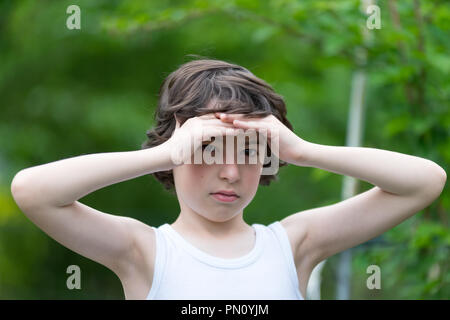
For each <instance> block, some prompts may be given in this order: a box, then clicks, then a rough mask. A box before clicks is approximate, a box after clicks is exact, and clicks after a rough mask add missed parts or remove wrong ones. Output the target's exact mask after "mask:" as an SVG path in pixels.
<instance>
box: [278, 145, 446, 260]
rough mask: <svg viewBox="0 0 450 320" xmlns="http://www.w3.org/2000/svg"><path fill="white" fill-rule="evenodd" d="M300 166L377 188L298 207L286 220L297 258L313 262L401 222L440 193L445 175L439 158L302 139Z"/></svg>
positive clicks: (298, 163) (428, 203) (284, 223)
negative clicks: (326, 203)
mask: <svg viewBox="0 0 450 320" xmlns="http://www.w3.org/2000/svg"><path fill="white" fill-rule="evenodd" d="M298 150H301V154H299V157H298V159H299V160H298V162H297V163H294V164H296V165H299V166H307V167H316V168H320V169H323V170H327V171H331V172H334V173H338V174H342V175H347V176H352V177H355V178H358V179H361V180H364V181H367V182H369V183H371V184H373V185H375V187H374V188H372V189H370V190H368V191H366V192H363V193H361V194H358V195H356V196H353V197H351V198H349V199H346V200H343V201H341V202H339V203H336V204H333V205H329V206H324V207H320V208H314V209H310V210H305V211H302V212H298V213H295V214H293V215H290V216H288V217H286V218H285V219H284V221H283V225H284V226H285V227H286V229H288V234H290V236H291V237H292V238H293V239H294V245H295V246H296V248H297V250H296V252H297V257H296V259H298V260H301V259H303V258H305V257H309V258H307V259H306V260H308V259H309V263H311V266H313V265H314V264H316V263H318V262H320V261H321V260H324V259H326V258H327V257H329V256H331V255H334V254H336V253H338V252H341V251H343V250H345V249H348V248H351V247H354V246H356V245H358V244H361V243H363V242H366V241H368V240H370V239H372V238H374V237H376V236H378V235H380V234H382V233H384V232H385V231H387V230H389V229H391V228H393V227H394V226H396V225H398V224H399V223H401V222H402V221H404V220H405V219H407V218H409V217H411V216H412V215H413V214H415V213H417V212H418V211H420V210H422V209H423V208H425V207H427V206H428V205H430V204H431V203H432V202H433V201H434V200H435V199H436V198H437V197H439V195H440V193H441V192H442V189H443V187H444V185H445V181H446V178H447V176H446V173H445V171H444V170H443V169H442V168H441V167H440V166H439V165H437V164H436V163H434V162H432V161H430V160H427V159H424V158H420V157H416V156H410V155H406V154H402V153H398V152H392V151H387V150H381V149H374V148H362V147H344V146H326V145H320V144H314V143H310V142H307V143H305V142H302V145H299V146H298ZM302 230H303V231H302Z"/></svg>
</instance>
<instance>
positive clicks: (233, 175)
mask: <svg viewBox="0 0 450 320" xmlns="http://www.w3.org/2000/svg"><path fill="white" fill-rule="evenodd" d="M230 138H231V139H230ZM244 141H245V144H244ZM258 146H259V145H258V144H257V141H250V139H242V140H240V142H239V141H238V139H237V137H227V138H225V137H223V138H222V141H221V140H220V139H217V140H215V141H213V142H204V143H203V147H202V148H199V149H198V150H197V152H196V153H197V156H199V157H198V158H197V159H205V158H207V157H209V159H215V160H219V161H215V163H211V162H212V161H209V163H211V164H208V163H206V161H205V160H203V161H201V163H200V164H198V162H197V161H194V157H195V156H196V155H193V156H192V161H191V164H183V165H180V166H178V167H175V168H174V169H173V176H174V182H175V186H176V193H177V196H178V200H179V202H180V207H181V210H182V211H185V210H189V211H190V212H194V213H197V214H200V215H202V216H203V217H204V218H206V219H208V220H211V221H214V222H224V221H227V220H229V219H231V218H233V217H235V216H236V215H238V214H240V213H241V212H242V210H243V209H244V208H245V207H246V206H247V205H248V204H249V203H250V201H251V200H252V199H253V197H254V196H255V194H256V191H257V189H258V185H259V180H260V177H261V172H262V168H263V165H262V163H261V161H259V160H257V157H258V154H259V153H260V151H261V150H263V152H264V153H263V154H265V148H264V149H260V148H259V147H258ZM198 153H200V155H199V154H198ZM227 153H228V154H229V155H228V157H227ZM239 154H240V156H239ZM233 156H234V159H232V157H233ZM242 160H243V161H242ZM220 191H231V192H234V193H235V194H236V195H237V197H233V196H226V195H221V194H217V193H218V192H220Z"/></svg>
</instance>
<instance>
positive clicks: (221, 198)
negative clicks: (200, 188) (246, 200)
mask: <svg viewBox="0 0 450 320" xmlns="http://www.w3.org/2000/svg"><path fill="white" fill-rule="evenodd" d="M211 195H212V197H213V198H214V199H216V200H218V201H220V202H233V201H235V200H237V199H238V198H239V196H238V195H236V194H231V195H226V194H223V193H220V192H216V193H211Z"/></svg>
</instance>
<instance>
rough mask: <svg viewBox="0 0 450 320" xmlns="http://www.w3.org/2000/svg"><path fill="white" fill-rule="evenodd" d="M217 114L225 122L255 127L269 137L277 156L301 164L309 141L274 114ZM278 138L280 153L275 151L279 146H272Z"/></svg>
mask: <svg viewBox="0 0 450 320" xmlns="http://www.w3.org/2000/svg"><path fill="white" fill-rule="evenodd" d="M215 116H216V117H217V118H218V119H220V120H222V122H224V123H230V124H233V126H234V127H236V128H241V129H244V130H246V129H255V130H256V131H258V132H260V133H262V134H263V135H264V136H266V137H267V140H268V143H269V146H270V148H271V151H272V152H275V156H277V157H278V158H279V159H281V160H283V161H285V162H288V163H292V164H295V165H301V162H302V160H303V157H304V154H305V150H306V147H307V144H308V142H307V141H305V140H303V139H301V138H300V137H299V136H297V135H296V134H295V133H294V132H292V131H291V130H290V129H289V128H288V127H286V126H285V125H284V124H283V123H282V122H281V121H280V120H278V119H277V118H276V117H275V116H274V115H269V116H266V117H264V118H245V115H244V114H225V113H215ZM261 129H263V130H261ZM264 129H265V130H264ZM277 140H278V154H277V152H276V151H275V150H276V149H277V148H272V143H276V142H277Z"/></svg>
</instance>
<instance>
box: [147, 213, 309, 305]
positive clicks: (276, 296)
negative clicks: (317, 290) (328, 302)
mask: <svg viewBox="0 0 450 320" xmlns="http://www.w3.org/2000/svg"><path fill="white" fill-rule="evenodd" d="M252 227H253V229H254V230H255V232H256V243H255V246H254V247H253V249H252V250H251V251H250V252H249V253H247V254H246V255H244V256H242V257H239V258H233V259H225V258H220V257H215V256H212V255H210V254H207V253H206V252H204V251H202V250H200V249H198V248H197V247H195V246H193V245H192V244H191V243H190V242H188V241H187V240H185V239H184V238H183V237H182V236H181V235H180V234H179V233H178V232H177V231H175V229H173V228H172V226H171V225H170V224H168V223H166V224H163V225H161V226H160V227H158V228H155V227H152V228H153V229H154V230H155V234H156V256H155V265H154V275H153V283H152V287H151V289H150V291H149V293H148V295H147V300H149V299H151V300H303V299H304V298H303V296H302V294H301V293H300V290H299V285H298V278H297V271H296V268H295V263H294V259H293V255H292V251H291V245H290V243H289V239H288V236H287V233H286V231H285V229H284V227H283V226H282V225H281V223H280V222H279V221H276V222H274V223H272V224H270V225H268V226H264V225H262V224H257V223H255V224H253V225H252Z"/></svg>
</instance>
